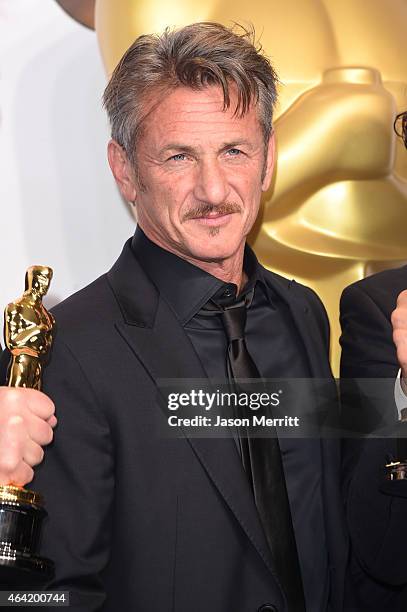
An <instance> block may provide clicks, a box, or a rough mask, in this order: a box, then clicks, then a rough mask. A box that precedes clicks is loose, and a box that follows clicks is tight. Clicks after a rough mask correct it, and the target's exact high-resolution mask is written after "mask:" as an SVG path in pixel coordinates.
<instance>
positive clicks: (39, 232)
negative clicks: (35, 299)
mask: <svg viewBox="0 0 407 612" xmlns="http://www.w3.org/2000/svg"><path fill="white" fill-rule="evenodd" d="M105 82H106V78H105V74H104V71H103V66H102V63H101V59H100V55H99V50H98V46H97V41H96V35H95V33H94V32H92V31H90V30H87V29H86V28H85V27H83V26H81V25H79V24H78V23H76V22H75V21H73V20H72V19H71V18H70V17H69V16H68V15H66V14H65V13H64V12H63V11H62V10H61V9H60V8H59V6H58V5H57V3H56V2H54V0H0V228H1V234H0V266H1V268H0V269H1V276H0V311H1V310H2V309H3V307H4V306H5V304H6V303H8V302H10V301H11V300H12V299H15V298H16V297H18V296H20V295H21V293H22V291H23V290H24V273H25V269H26V268H27V267H28V266H29V265H32V264H37V263H38V264H45V265H50V266H51V267H52V268H53V269H54V280H53V283H52V290H51V291H50V296H49V298H47V300H46V303H47V305H48V306H50V305H52V304H54V303H56V302H59V301H60V300H61V299H63V298H64V297H67V296H68V295H70V294H71V293H73V292H74V291H76V290H77V289H79V288H80V287H83V286H84V285H86V284H87V283H88V282H90V281H91V280H93V279H94V278H96V277H97V276H99V275H100V274H102V273H103V272H105V271H106V270H107V269H108V268H109V267H110V266H111V265H112V263H113V262H114V261H115V259H116V258H117V256H118V255H119V253H120V250H121V247H122V244H123V243H124V241H125V240H126V238H128V237H129V236H130V235H131V234H132V233H133V231H134V221H133V219H132V217H131V215H130V213H129V211H128V210H127V207H126V204H125V203H124V202H122V200H121V198H120V196H119V194H118V191H117V188H116V185H115V183H114V180H113V178H112V176H111V174H110V169H109V167H108V164H107V159H106V144H107V142H108V139H109V131H108V125H107V120H106V118H105V114H104V111H103V109H102V107H101V95H102V92H103V88H104V86H105Z"/></svg>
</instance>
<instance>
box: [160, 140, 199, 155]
mask: <svg viewBox="0 0 407 612" xmlns="http://www.w3.org/2000/svg"><path fill="white" fill-rule="evenodd" d="M168 151H183V152H185V153H194V152H195V151H196V149H194V147H191V146H189V145H185V144H182V143H180V142H170V143H169V144H167V145H165V147H163V148H162V149H160V152H161V153H167V152H168Z"/></svg>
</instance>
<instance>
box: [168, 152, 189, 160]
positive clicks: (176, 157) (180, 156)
mask: <svg viewBox="0 0 407 612" xmlns="http://www.w3.org/2000/svg"><path fill="white" fill-rule="evenodd" d="M186 158H187V156H186V155H185V153H177V154H176V155H171V157H170V160H173V161H184V160H185V159H186Z"/></svg>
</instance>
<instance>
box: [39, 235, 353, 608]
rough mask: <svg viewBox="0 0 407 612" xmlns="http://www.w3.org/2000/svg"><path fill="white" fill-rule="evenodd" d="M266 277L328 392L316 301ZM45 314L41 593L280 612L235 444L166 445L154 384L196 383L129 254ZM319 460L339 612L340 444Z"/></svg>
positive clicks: (183, 343) (194, 362)
mask: <svg viewBox="0 0 407 612" xmlns="http://www.w3.org/2000/svg"><path fill="white" fill-rule="evenodd" d="M265 274H266V277H267V283H269V286H270V288H272V289H273V290H274V291H276V292H277V293H278V294H279V295H280V296H281V297H282V298H283V299H284V300H285V301H286V302H287V304H288V305H289V307H290V309H291V313H292V316H293V320H294V322H295V324H296V325H297V327H298V331H299V333H300V336H301V338H302V341H303V342H304V346H305V348H306V352H307V355H308V358H309V365H310V368H311V371H312V373H313V375H314V376H318V377H327V378H329V377H330V376H331V374H330V369H329V363H328V341H329V327H328V322H327V318H326V314H325V312H324V309H323V307H322V305H321V303H320V301H319V299H318V298H317V297H316V296H315V294H314V293H313V292H312V291H311V290H309V289H307V288H305V287H302V286H300V285H298V284H296V283H295V282H294V281H292V282H289V281H287V280H286V279H283V278H281V277H279V276H277V275H275V274H272V273H270V272H266V271H265ZM53 312H54V315H55V317H56V320H57V325H58V332H57V335H56V339H55V342H54V347H53V352H52V357H51V360H50V364H49V365H48V366H47V368H46V371H45V377H44V391H45V392H46V393H47V394H49V395H50V396H51V398H52V399H53V400H54V401H55V404H56V413H57V416H58V425H57V428H56V430H55V440H54V442H53V444H52V445H51V446H50V447H49V448H48V449H47V450H46V457H45V460H44V462H43V464H41V466H39V467H38V469H37V470H36V475H35V479H34V481H33V483H32V488H33V489H35V490H39V491H41V492H42V493H43V494H44V495H45V497H46V501H47V510H48V512H49V518H48V520H47V524H46V525H45V526H44V539H43V546H42V554H43V555H46V556H49V557H51V558H53V559H54V560H55V562H56V567H57V570H56V578H55V581H54V582H53V583H52V584H51V585H50V586H52V587H53V588H64V589H70V590H71V591H72V601H73V602H76V603H75V607H74V608H73V609H75V610H79V609H83V610H96V609H98V606H101V605H102V604H103V610H105V611H106V612H107V611H109V612H110V611H112V612H113V611H117V610H118V609H120V610H137V611H138V612H162V611H168V612H171V611H176V612H187V611H188V612H189V611H190V610H194V612H208V611H210V612H230V611H232V610H233V611H234V612H256V611H257V610H259V609H260V608H261V606H262V605H263V604H266V603H268V604H270V606H274V607H270V608H264V610H270V611H271V610H273V611H274V610H278V611H280V612H283V611H284V610H286V604H285V599H284V595H283V593H282V591H281V589H280V587H279V584H278V581H277V579H276V576H275V573H274V569H273V560H272V555H271V554H270V550H269V549H268V546H267V542H266V539H265V535H264V532H263V530H262V527H261V524H260V521H259V518H258V514H257V511H256V507H255V504H254V501H253V495H252V493H251V491H250V488H249V486H248V483H247V480H246V478H245V474H244V472H243V468H242V464H241V460H240V457H239V455H238V452H237V449H236V445H235V443H234V441H233V438H232V437H230V438H225V439H204V438H192V437H191V438H189V437H188V431H187V430H184V431H183V432H182V434H181V436H180V437H179V438H177V439H171V438H169V437H165V436H163V433H162V432H163V427H162V424H163V422H164V419H165V418H166V417H165V415H164V412H163V410H162V407H160V406H159V402H158V397H159V391H158V389H157V381H158V380H159V379H161V378H205V373H204V371H203V369H202V365H201V363H200V361H199V359H198V357H197V355H196V353H195V351H194V348H193V346H192V344H191V342H190V340H189V339H188V337H187V335H186V333H185V332H184V330H183V328H182V326H181V325H180V323H179V322H178V321H177V319H176V318H175V316H174V314H173V312H172V311H171V310H170V308H169V307H168V306H167V304H166V303H165V302H164V300H163V299H161V298H160V295H159V293H158V291H157V290H156V288H155V287H154V286H153V285H152V284H151V282H150V281H149V279H148V278H147V277H146V275H145V274H144V272H143V270H142V269H141V267H140V265H139V263H138V261H137V259H136V258H135V256H134V254H133V252H132V250H131V248H130V241H129V242H128V243H126V245H125V247H124V250H123V252H122V254H121V256H120V258H119V259H118V261H117V262H116V264H115V265H114V266H113V268H112V269H111V270H110V271H109V272H108V273H107V274H106V275H104V276H102V277H100V278H99V279H97V280H96V281H95V282H93V283H92V284H91V285H89V286H88V287H86V288H85V289H83V290H82V291H80V292H78V293H77V294H75V295H73V296H72V297H70V298H69V299H67V300H65V301H64V302H63V303H61V304H60V305H58V306H57V307H56V308H55V309H54V310H53ZM322 452H323V465H324V472H323V474H322V475H321V477H322V482H323V499H324V511H325V521H326V531H327V540H328V546H329V566H330V578H331V597H330V602H331V606H332V608H331V609H332V611H335V612H339V611H341V610H343V596H344V595H343V592H344V574H345V564H346V558H347V538H346V534H345V530H344V521H343V517H342V508H341V499H340V491H339V486H338V479H339V472H338V470H339V448H338V444H337V442H336V441H335V440H331V441H324V442H323V444H322ZM30 486H31V485H30ZM81 606H82V607H81Z"/></svg>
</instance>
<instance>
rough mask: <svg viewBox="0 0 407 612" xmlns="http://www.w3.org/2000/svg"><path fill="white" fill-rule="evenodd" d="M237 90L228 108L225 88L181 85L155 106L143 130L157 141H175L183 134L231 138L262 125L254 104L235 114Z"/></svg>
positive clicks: (232, 92)
mask: <svg viewBox="0 0 407 612" xmlns="http://www.w3.org/2000/svg"><path fill="white" fill-rule="evenodd" d="M237 101H238V97H237V93H236V92H235V91H233V89H232V90H231V96H230V105H229V108H225V103H224V97H223V91H222V89H221V87H219V86H210V87H205V88H203V89H191V88H187V87H179V88H177V89H175V90H174V91H172V92H171V93H169V94H168V96H166V98H165V99H164V100H163V101H162V102H160V103H159V104H158V105H156V106H155V108H153V110H152V112H151V113H150V114H149V116H148V118H147V120H146V124H145V126H144V127H145V130H144V133H145V135H146V136H147V137H152V138H153V139H154V140H156V139H157V140H159V141H161V140H165V141H169V140H173V139H174V138H176V137H177V136H178V135H183V136H184V137H185V138H188V139H189V140H193V139H194V138H197V139H200V138H201V137H202V136H204V135H205V136H211V135H212V137H214V138H216V137H219V139H222V138H224V137H225V132H227V133H229V135H230V137H231V139H232V140H233V139H234V138H235V137H237V136H239V133H241V134H242V135H243V134H245V133H246V132H247V131H251V130H253V129H255V128H256V126H257V127H258V129H259V131H260V125H259V121H258V113H257V108H256V106H254V105H253V104H252V105H251V107H250V108H249V110H248V112H247V113H245V114H244V115H243V116H240V114H239V113H236V112H235V111H236V106H237Z"/></svg>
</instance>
